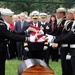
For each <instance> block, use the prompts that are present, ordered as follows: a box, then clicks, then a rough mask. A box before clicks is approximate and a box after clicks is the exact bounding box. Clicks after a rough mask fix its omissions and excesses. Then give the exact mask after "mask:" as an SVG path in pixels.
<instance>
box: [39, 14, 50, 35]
mask: <svg viewBox="0 0 75 75" xmlns="http://www.w3.org/2000/svg"><path fill="white" fill-rule="evenodd" d="M46 21H47V14H46V13H40V22H41V29H42V30H43V31H44V34H46V33H47V31H46V30H48V29H49V25H50V24H49V23H48V22H46Z"/></svg>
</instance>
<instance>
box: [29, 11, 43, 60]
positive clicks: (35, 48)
mask: <svg viewBox="0 0 75 75" xmlns="http://www.w3.org/2000/svg"><path fill="white" fill-rule="evenodd" d="M31 18H32V22H30V23H29V24H30V25H33V26H35V27H39V28H40V26H41V23H40V22H39V12H38V11H33V12H32V13H31ZM30 34H31V33H30ZM43 46H44V45H43V42H29V43H28V48H29V52H28V58H33V59H43V58H44V51H43Z"/></svg>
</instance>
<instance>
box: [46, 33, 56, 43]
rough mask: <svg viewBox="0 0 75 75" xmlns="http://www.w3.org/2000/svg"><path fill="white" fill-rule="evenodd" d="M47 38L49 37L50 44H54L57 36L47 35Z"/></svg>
mask: <svg viewBox="0 0 75 75" xmlns="http://www.w3.org/2000/svg"><path fill="white" fill-rule="evenodd" d="M46 36H47V38H48V42H49V43H52V42H53V41H54V39H55V36H52V35H48V34H46Z"/></svg>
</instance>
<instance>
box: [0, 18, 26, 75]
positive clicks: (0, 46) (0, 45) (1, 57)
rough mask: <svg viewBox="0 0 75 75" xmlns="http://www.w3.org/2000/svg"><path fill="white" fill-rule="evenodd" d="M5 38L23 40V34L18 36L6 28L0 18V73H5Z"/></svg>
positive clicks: (0, 74)
mask: <svg viewBox="0 0 75 75" xmlns="http://www.w3.org/2000/svg"><path fill="white" fill-rule="evenodd" d="M6 39H9V40H14V41H25V39H26V38H25V35H24V36H20V35H18V34H13V33H12V32H10V31H9V30H7V26H6V24H5V23H4V22H3V20H2V19H0V75H5V60H6Z"/></svg>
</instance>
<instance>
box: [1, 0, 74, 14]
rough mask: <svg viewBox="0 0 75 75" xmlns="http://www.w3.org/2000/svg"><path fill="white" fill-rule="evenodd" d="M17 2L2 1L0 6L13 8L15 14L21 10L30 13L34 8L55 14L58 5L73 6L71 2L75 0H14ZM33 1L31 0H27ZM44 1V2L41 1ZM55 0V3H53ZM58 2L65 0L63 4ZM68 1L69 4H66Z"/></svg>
mask: <svg viewBox="0 0 75 75" xmlns="http://www.w3.org/2000/svg"><path fill="white" fill-rule="evenodd" d="M14 1H16V2H0V7H5V8H9V9H11V10H13V11H14V12H15V14H19V13H20V12H24V11H25V12H28V14H29V13H30V12H32V11H34V10H38V11H40V12H46V13H48V14H54V13H55V12H56V9H57V8H58V7H65V8H71V7H73V6H74V4H70V3H71V2H72V3H74V2H75V0H32V1H35V2H37V3H32V2H31V3H29V2H23V1H24V0H19V1H20V2H17V1H18V0H14ZM27 1H31V0H27ZM39 1H40V2H43V3H39ZM48 1H49V2H48ZM53 2H54V3H53ZM57 2H61V3H62V2H64V3H63V4H59V3H57ZM66 2H67V4H65V3H66Z"/></svg>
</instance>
